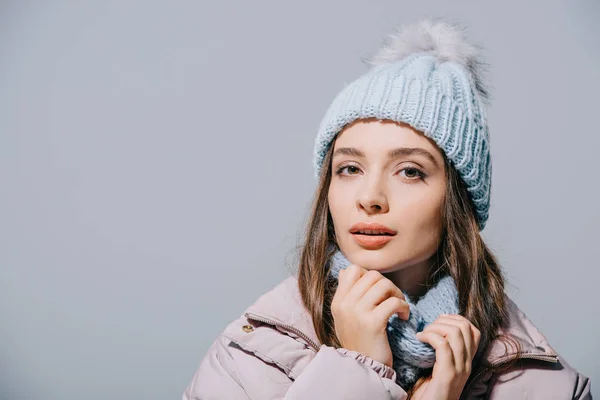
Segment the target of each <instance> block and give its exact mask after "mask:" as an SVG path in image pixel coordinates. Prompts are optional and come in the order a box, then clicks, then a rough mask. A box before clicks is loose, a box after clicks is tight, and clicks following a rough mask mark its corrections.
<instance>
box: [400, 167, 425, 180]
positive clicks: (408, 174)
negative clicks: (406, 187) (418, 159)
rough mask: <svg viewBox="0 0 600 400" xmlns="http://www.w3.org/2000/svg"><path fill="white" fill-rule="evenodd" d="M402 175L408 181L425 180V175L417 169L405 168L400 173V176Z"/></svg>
mask: <svg viewBox="0 0 600 400" xmlns="http://www.w3.org/2000/svg"><path fill="white" fill-rule="evenodd" d="M403 173H404V178H406V179H408V180H411V181H412V180H416V179H423V178H425V176H426V175H425V173H424V172H423V171H421V170H420V169H418V168H415V167H406V168H404V169H403V170H402V171H400V175H402V174H403Z"/></svg>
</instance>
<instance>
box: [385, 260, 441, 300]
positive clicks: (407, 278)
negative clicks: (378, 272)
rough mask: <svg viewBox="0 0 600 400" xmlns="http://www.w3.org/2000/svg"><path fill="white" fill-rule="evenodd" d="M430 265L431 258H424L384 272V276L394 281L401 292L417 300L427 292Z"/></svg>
mask: <svg viewBox="0 0 600 400" xmlns="http://www.w3.org/2000/svg"><path fill="white" fill-rule="evenodd" d="M430 267H431V260H426V261H423V262H421V263H419V264H414V265H411V266H409V267H405V268H402V269H399V270H397V271H394V272H389V273H386V274H385V276H386V277H387V278H388V279H389V280H391V281H392V282H394V285H396V286H398V288H399V289H400V290H401V291H402V293H404V294H407V295H408V296H410V298H411V299H414V300H417V299H418V298H420V297H421V296H423V295H424V294H425V293H427V290H428V286H427V281H428V278H429V272H430Z"/></svg>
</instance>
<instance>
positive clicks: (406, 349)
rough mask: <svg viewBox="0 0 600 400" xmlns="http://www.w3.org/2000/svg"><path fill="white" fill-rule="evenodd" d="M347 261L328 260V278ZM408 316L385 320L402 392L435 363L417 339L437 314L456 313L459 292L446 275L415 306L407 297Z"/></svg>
mask: <svg viewBox="0 0 600 400" xmlns="http://www.w3.org/2000/svg"><path fill="white" fill-rule="evenodd" d="M349 265H350V262H349V261H348V259H347V258H346V257H345V256H344V255H343V254H342V253H341V252H340V251H339V250H337V251H336V252H335V254H334V255H333V257H332V259H331V277H332V279H337V277H338V274H339V272H340V271H341V270H342V269H344V268H346V267H348V266H349ZM405 297H406V302H407V303H408V305H409V307H410V317H409V319H408V320H406V321H404V320H402V319H400V318H399V317H398V316H397V315H396V314H394V315H392V316H391V317H390V319H389V321H388V325H387V334H388V340H389V343H390V348H391V350H392V355H393V368H394V370H395V371H396V382H397V383H398V384H399V385H400V386H401V387H402V388H403V389H405V390H408V389H409V388H411V387H412V386H413V385H414V383H415V382H416V381H417V379H419V378H420V377H421V376H422V375H423V373H424V372H425V370H426V369H427V368H431V367H433V364H434V363H435V350H434V349H433V348H432V347H431V346H430V345H429V344H427V343H423V342H421V341H419V340H418V339H417V338H416V336H415V335H416V334H417V332H421V331H422V330H423V329H424V328H425V327H426V326H427V325H429V324H430V323H432V322H433V321H434V320H436V319H437V318H438V316H439V315H440V314H458V311H459V309H458V292H457V290H456V285H455V284H454V279H452V277H451V276H445V277H443V278H442V279H440V280H439V281H438V282H437V284H436V285H435V286H434V287H432V288H431V289H429V290H428V291H427V293H426V294H425V295H424V296H423V297H421V299H420V300H419V301H418V302H417V303H414V302H413V301H412V300H411V299H410V298H409V297H408V296H407V295H406V294H405Z"/></svg>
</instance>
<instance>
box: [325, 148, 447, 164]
mask: <svg viewBox="0 0 600 400" xmlns="http://www.w3.org/2000/svg"><path fill="white" fill-rule="evenodd" d="M338 154H343V155H347V156H353V157H362V158H364V157H365V153H363V152H362V151H360V150H359V149H357V148H354V147H340V148H339V149H337V150H336V151H335V152H334V153H333V156H332V158H333V157H335V156H336V155H338ZM412 155H419V156H424V157H426V158H427V159H429V160H430V161H431V162H432V163H433V165H435V166H436V167H439V165H438V162H437V160H436V159H435V157H434V156H433V155H432V154H431V153H430V152H428V151H427V150H425V149H422V148H420V147H398V148H396V149H392V150H390V151H389V152H388V158H398V157H406V156H412Z"/></svg>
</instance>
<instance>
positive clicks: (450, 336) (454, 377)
mask: <svg viewBox="0 0 600 400" xmlns="http://www.w3.org/2000/svg"><path fill="white" fill-rule="evenodd" d="M480 336H481V334H480V332H479V330H478V329H477V328H475V326H474V325H473V324H472V323H471V322H469V320H467V319H466V318H465V317H463V316H461V315H456V314H452V315H447V314H446V315H440V317H439V318H438V319H436V320H435V321H434V322H433V323H431V324H430V325H428V326H427V327H426V328H425V329H424V330H423V332H421V333H419V334H417V339H419V340H420V341H422V342H425V343H429V344H430V345H431V346H432V347H433V348H434V349H435V364H434V366H433V373H432V375H431V378H430V379H428V380H427V381H426V382H425V383H424V384H423V385H422V386H420V387H419V388H418V389H417V390H416V391H415V393H414V394H413V399H422V400H432V399H435V400H438V399H439V400H442V399H443V400H450V399H452V400H454V399H458V398H460V395H461V393H462V390H463V388H464V386H465V383H466V382H467V379H468V378H469V375H470V374H471V364H472V362H473V358H474V357H475V353H476V352H477V347H478V346H479V339H480Z"/></svg>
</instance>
